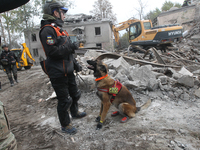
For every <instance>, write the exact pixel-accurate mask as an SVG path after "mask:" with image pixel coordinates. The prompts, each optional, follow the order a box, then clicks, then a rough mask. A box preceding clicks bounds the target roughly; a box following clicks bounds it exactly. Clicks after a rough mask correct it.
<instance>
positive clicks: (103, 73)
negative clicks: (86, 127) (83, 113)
mask: <svg viewBox="0 0 200 150" xmlns="http://www.w3.org/2000/svg"><path fill="white" fill-rule="evenodd" d="M87 63H88V64H89V66H88V69H91V70H93V71H94V72H93V74H94V77H95V78H96V79H95V81H96V86H97V93H96V94H97V96H98V97H99V98H100V99H101V108H100V113H99V116H98V117H97V118H96V122H98V124H97V128H96V129H101V128H102V125H103V122H104V121H105V118H106V115H107V112H108V110H109V108H110V106H111V104H113V105H114V106H115V107H116V108H117V109H118V110H119V111H115V112H113V113H112V114H111V116H116V115H118V114H121V115H123V116H124V118H122V120H121V122H122V123H124V122H126V121H127V120H128V119H129V118H132V117H134V116H135V113H137V112H138V111H139V110H141V109H144V108H147V107H148V106H149V105H150V104H151V100H148V101H147V102H146V103H145V104H143V105H142V106H141V107H136V102H135V100H134V98H133V97H132V95H131V93H130V91H129V90H128V89H127V88H126V87H125V86H124V85H122V84H121V83H120V82H119V81H118V80H114V79H112V78H111V77H110V76H108V66H107V65H106V64H105V63H103V62H102V61H100V60H96V61H93V60H87Z"/></svg>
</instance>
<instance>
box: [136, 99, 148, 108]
mask: <svg viewBox="0 0 200 150" xmlns="http://www.w3.org/2000/svg"><path fill="white" fill-rule="evenodd" d="M151 102H152V100H151V99H149V100H148V101H147V102H146V103H144V104H143V105H142V106H140V107H137V111H141V110H143V109H146V108H148V107H149V106H150V104H151Z"/></svg>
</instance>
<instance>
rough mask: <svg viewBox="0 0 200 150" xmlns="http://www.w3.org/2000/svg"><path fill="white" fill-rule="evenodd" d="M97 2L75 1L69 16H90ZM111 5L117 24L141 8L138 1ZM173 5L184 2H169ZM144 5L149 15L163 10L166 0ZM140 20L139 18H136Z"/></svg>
mask: <svg viewBox="0 0 200 150" xmlns="http://www.w3.org/2000/svg"><path fill="white" fill-rule="evenodd" d="M95 1H97V0H74V5H75V6H74V8H70V9H69V11H68V13H69V14H79V13H84V14H86V15H90V13H89V11H91V10H93V5H94V2H95ZM109 1H110V3H111V5H112V6H113V13H114V14H116V17H117V22H118V23H120V22H123V21H126V20H128V19H130V18H131V17H133V15H134V14H137V11H136V10H135V8H139V3H138V1H137V0H122V1H121V0H119V1H117V0H109ZM167 1H171V2H173V3H176V2H177V3H180V4H183V1H184V0H167ZM142 2H143V3H144V4H146V9H145V11H144V14H146V13H148V12H149V11H150V10H154V9H155V8H156V7H157V8H159V9H161V7H162V5H163V4H164V2H165V0H142ZM136 18H138V19H139V16H138V17H136Z"/></svg>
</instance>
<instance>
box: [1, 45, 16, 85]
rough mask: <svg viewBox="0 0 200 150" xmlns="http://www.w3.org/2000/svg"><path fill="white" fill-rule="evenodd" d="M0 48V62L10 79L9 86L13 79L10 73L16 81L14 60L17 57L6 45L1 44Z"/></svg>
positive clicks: (12, 83)
mask: <svg viewBox="0 0 200 150" xmlns="http://www.w3.org/2000/svg"><path fill="white" fill-rule="evenodd" d="M2 49H3V51H2V53H1V64H2V66H3V68H4V69H5V70H6V74H7V76H8V79H9V80H10V84H11V86H13V85H14V80H13V77H12V74H13V76H14V79H15V81H16V83H18V80H17V67H16V61H18V58H17V57H16V55H15V54H14V53H13V52H12V51H10V50H9V49H8V46H7V45H2ZM11 72H12V73H11Z"/></svg>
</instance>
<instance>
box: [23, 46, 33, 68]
mask: <svg viewBox="0 0 200 150" xmlns="http://www.w3.org/2000/svg"><path fill="white" fill-rule="evenodd" d="M22 46H23V51H22V56H21V59H22V60H23V62H24V65H25V66H28V61H27V58H26V54H27V55H28V57H29V58H30V59H31V60H33V61H35V59H34V58H33V57H32V56H31V53H30V51H29V48H28V47H27V46H26V43H22Z"/></svg>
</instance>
